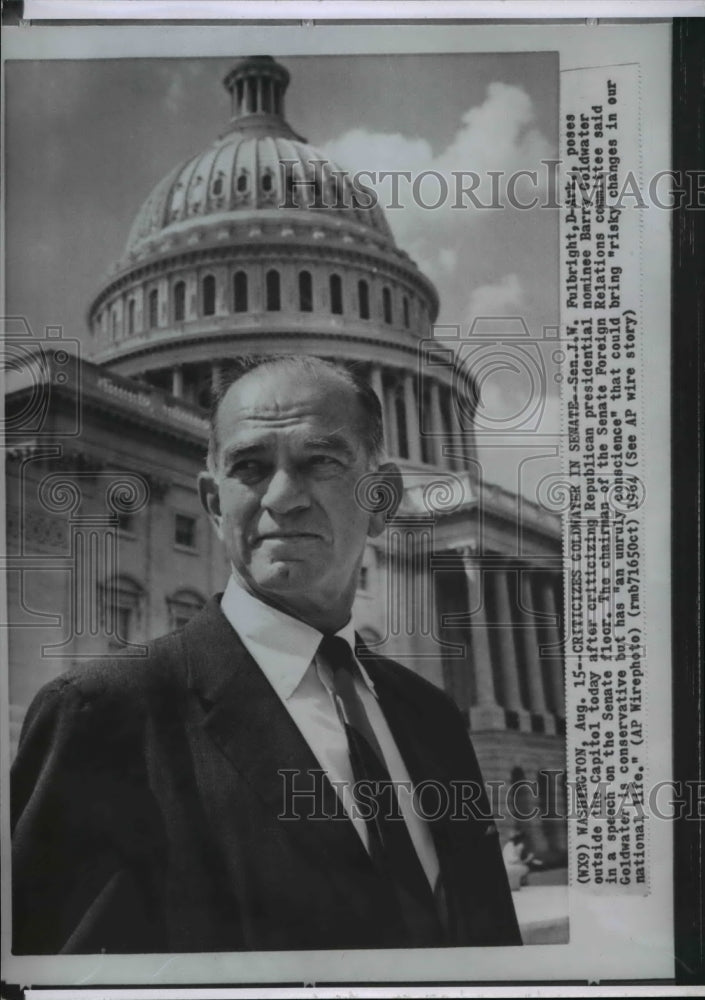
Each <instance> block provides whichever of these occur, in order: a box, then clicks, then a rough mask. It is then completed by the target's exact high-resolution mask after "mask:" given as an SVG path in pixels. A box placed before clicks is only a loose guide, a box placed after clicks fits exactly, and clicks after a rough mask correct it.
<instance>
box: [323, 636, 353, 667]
mask: <svg viewBox="0 0 705 1000" xmlns="http://www.w3.org/2000/svg"><path fill="white" fill-rule="evenodd" d="M318 652H319V653H320V654H321V656H322V657H323V659H324V660H325V661H326V663H327V664H328V666H329V667H330V668H331V670H332V671H333V673H334V674H335V673H337V671H338V670H345V671H347V673H349V674H354V673H355V671H356V669H357V664H356V662H355V657H354V655H353V651H352V650H351V649H350V646H349V645H348V644H347V642H346V641H345V639H341V638H340V636H339V635H324V636H323V639H322V640H321V643H320V645H319V647H318Z"/></svg>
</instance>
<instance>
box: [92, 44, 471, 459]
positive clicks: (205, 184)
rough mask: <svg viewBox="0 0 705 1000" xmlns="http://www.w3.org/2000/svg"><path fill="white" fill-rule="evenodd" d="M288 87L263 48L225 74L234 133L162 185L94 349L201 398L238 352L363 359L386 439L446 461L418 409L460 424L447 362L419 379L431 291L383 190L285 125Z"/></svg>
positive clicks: (107, 292)
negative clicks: (378, 193) (377, 191)
mask: <svg viewBox="0 0 705 1000" xmlns="http://www.w3.org/2000/svg"><path fill="white" fill-rule="evenodd" d="M288 83H289V73H288V71H287V70H286V69H285V68H284V67H283V66H281V65H280V64H279V63H277V62H276V61H275V60H274V59H272V58H270V57H268V56H255V57H249V58H246V59H242V60H240V61H239V62H237V63H236V64H235V65H234V67H233V68H232V70H231V71H230V72H229V73H228V75H227V76H226V78H225V80H224V84H225V87H226V89H227V90H228V92H229V93H230V95H231V102H232V104H231V108H232V117H231V119H230V122H229V123H228V125H227V127H226V129H225V131H224V132H223V134H222V135H221V136H220V137H219V138H217V139H216V140H215V141H214V142H213V143H212V145H210V146H209V147H208V148H207V149H206V150H204V151H202V152H200V153H197V154H196V155H194V156H192V157H190V158H189V159H188V160H186V161H185V162H183V163H180V164H179V165H178V166H176V167H175V168H174V169H173V170H172V171H170V173H169V174H168V175H167V176H166V177H164V178H163V179H162V180H161V181H160V182H159V183H158V184H157V185H156V186H155V188H154V189H153V190H152V192H151V194H150V195H149V196H148V197H147V199H146V200H145V201H144V203H143V205H142V207H141V208H140V209H139V211H138V213H137V215H136V217H135V219H134V222H133V224H132V226H131V228H130V232H129V236H128V239H127V244H126V247H125V251H124V253H123V255H122V257H121V258H120V260H119V261H117V263H116V264H115V266H114V267H113V269H112V272H111V273H110V275H109V276H108V278H107V279H106V281H105V282H104V284H103V286H102V288H101V289H100V290H99V291H98V294H97V295H96V296H95V298H94V299H93V302H92V303H91V305H90V308H89V311H88V325H89V331H90V335H91V348H92V351H91V353H92V359H93V360H94V361H95V362H97V363H100V364H102V365H103V366H105V367H106V368H108V369H110V370H111V371H113V372H115V373H116V374H119V375H125V376H129V377H132V378H139V379H141V380H143V381H145V382H147V383H149V384H151V385H154V386H157V387H160V388H162V389H166V390H167V391H169V392H171V393H172V394H173V395H174V396H177V397H179V398H181V399H184V400H186V401H187V402H189V403H191V404H193V405H196V406H206V405H208V402H209V398H210V395H211V391H212V387H213V385H214V384H217V383H218V382H219V380H220V379H221V378H222V376H223V372H224V370H225V369H226V368H227V366H228V364H229V363H232V360H233V359H234V358H237V357H242V356H248V355H253V354H257V355H263V354H265V355H266V354H273V353H276V354H279V353H304V354H313V355H318V356H320V357H324V358H326V357H327V358H331V359H334V360H336V361H338V362H341V363H344V364H352V363H354V364H356V365H357V366H358V367H359V368H361V369H362V370H364V372H365V373H366V374H367V375H368V377H369V379H370V382H371V384H373V385H374V387H375V389H376V391H377V392H378V395H379V396H380V397H381V399H382V402H383V405H384V411H385V434H386V439H387V448H388V450H390V451H391V453H392V454H394V455H395V457H397V458H399V459H401V460H407V461H408V462H410V463H412V464H414V465H425V464H436V465H438V464H446V463H445V460H443V461H441V455H440V446H439V445H438V444H437V442H436V441H435V440H434V437H433V435H431V436H426V437H424V435H421V436H419V426H418V414H419V412H422V411H423V412H426V414H431V415H432V420H433V422H434V427H436V428H437V431H438V435H439V437H440V436H441V434H442V433H446V434H447V433H452V432H453V431H457V430H459V428H458V427H457V426H455V424H454V419H455V418H454V415H453V411H454V407H453V406H452V405H451V392H452V384H453V378H454V371H453V364H452V362H450V363H446V364H445V365H442V364H441V365H437V366H436V367H435V368H434V371H433V373H432V374H433V378H432V379H426V380H424V381H423V384H421V383H422V380H420V379H419V378H418V375H417V368H418V357H419V342H420V341H422V340H425V339H427V338H428V337H429V336H430V330H431V325H432V323H433V322H434V321H435V318H436V316H437V313H438V295H437V292H436V289H435V288H434V286H433V284H432V282H431V281H430V280H429V279H428V278H427V277H426V276H425V275H424V274H423V273H422V272H421V271H420V270H419V268H418V267H417V266H416V264H415V263H414V262H413V261H412V260H411V258H410V257H409V255H408V254H407V253H405V252H404V251H403V250H402V249H400V248H399V247H397V245H396V243H395V241H394V237H393V235H392V232H391V230H390V228H389V225H388V222H387V220H386V218H385V215H384V211H383V209H382V208H381V207H380V206H379V205H377V204H376V199H375V195H374V192H371V191H370V190H369V189H367V188H365V187H364V186H363V185H361V184H359V183H358V180H357V178H356V177H355V176H354V175H350V174H348V173H347V172H346V171H345V170H344V169H341V168H340V167H338V166H337V165H336V164H334V163H332V162H331V161H330V160H329V159H328V158H327V157H326V155H325V153H324V152H322V151H320V150H318V149H316V148H315V147H314V146H311V145H309V144H308V143H307V142H306V140H305V139H304V138H302V137H301V136H300V135H298V134H297V133H296V132H295V131H294V130H293V129H292V127H291V126H290V125H289V124H288V122H287V121H286V118H285V117H284V95H285V91H286V88H287V86H288ZM429 419H431V418H429ZM458 462H461V460H460V459H454V460H452V463H451V465H452V467H455V466H456V465H457V464H458ZM461 464H462V463H461Z"/></svg>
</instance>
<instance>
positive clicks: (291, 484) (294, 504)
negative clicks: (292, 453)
mask: <svg viewBox="0 0 705 1000" xmlns="http://www.w3.org/2000/svg"><path fill="white" fill-rule="evenodd" d="M310 502H311V499H310V497H309V495H308V491H307V489H306V486H305V483H304V482H303V477H302V476H300V475H299V474H297V472H296V470H294V469H277V470H276V471H275V472H274V474H273V475H272V477H271V479H270V480H269V482H268V483H267V489H266V490H265V493H264V496H263V497H262V506H263V507H264V508H265V509H267V510H270V511H272V513H274V514H288V513H290V512H291V511H293V510H298V509H301V508H305V507H308V506H309V505H310Z"/></svg>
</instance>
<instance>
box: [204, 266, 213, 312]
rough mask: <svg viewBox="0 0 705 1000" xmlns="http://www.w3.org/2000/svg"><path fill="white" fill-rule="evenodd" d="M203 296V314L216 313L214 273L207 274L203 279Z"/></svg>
mask: <svg viewBox="0 0 705 1000" xmlns="http://www.w3.org/2000/svg"><path fill="white" fill-rule="evenodd" d="M202 297H203V315H204V316H213V315H215V278H214V277H213V275H212V274H207V275H206V276H205V278H204V279H203V287H202Z"/></svg>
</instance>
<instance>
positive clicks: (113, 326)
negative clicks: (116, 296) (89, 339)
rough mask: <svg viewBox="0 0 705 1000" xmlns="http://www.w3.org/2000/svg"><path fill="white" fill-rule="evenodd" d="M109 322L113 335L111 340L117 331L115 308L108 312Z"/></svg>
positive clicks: (114, 338)
mask: <svg viewBox="0 0 705 1000" xmlns="http://www.w3.org/2000/svg"><path fill="white" fill-rule="evenodd" d="M110 324H111V333H112V336H113V340H116V339H117V332H118V318H117V312H116V311H115V310H113V311H112V313H111V314H110Z"/></svg>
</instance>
